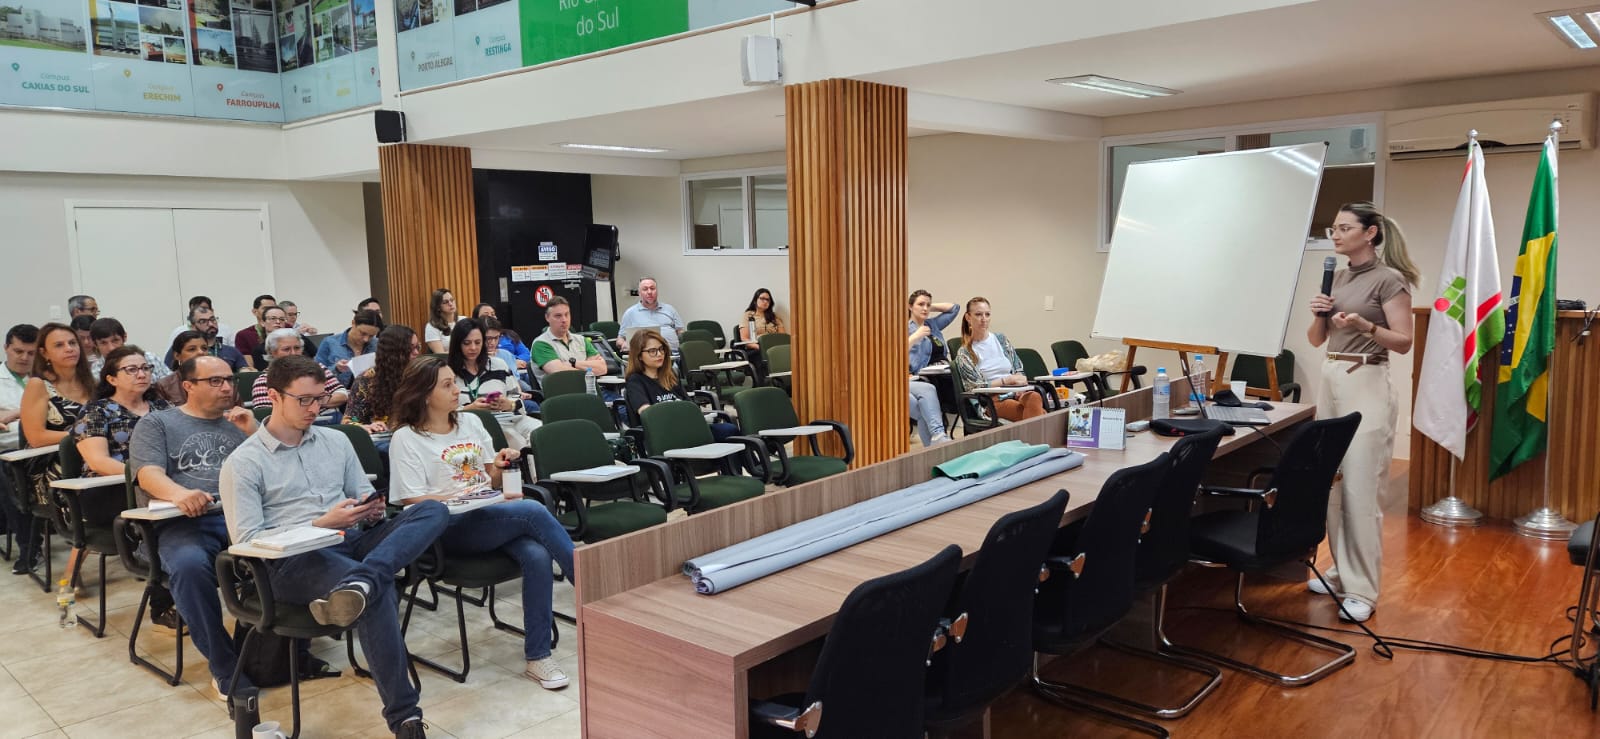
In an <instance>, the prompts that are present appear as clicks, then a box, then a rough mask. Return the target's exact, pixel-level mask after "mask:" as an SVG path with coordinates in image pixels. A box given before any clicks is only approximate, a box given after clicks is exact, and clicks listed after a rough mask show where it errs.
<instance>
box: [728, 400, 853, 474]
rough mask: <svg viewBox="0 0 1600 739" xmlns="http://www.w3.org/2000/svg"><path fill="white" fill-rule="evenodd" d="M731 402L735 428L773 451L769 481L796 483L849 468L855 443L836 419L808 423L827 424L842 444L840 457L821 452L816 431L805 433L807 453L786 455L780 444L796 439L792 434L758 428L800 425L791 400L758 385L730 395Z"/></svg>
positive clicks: (785, 427) (848, 432)
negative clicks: (774, 462) (772, 433)
mask: <svg viewBox="0 0 1600 739" xmlns="http://www.w3.org/2000/svg"><path fill="white" fill-rule="evenodd" d="M733 405H734V407H735V408H737V409H738V410H739V428H740V430H741V431H743V432H744V433H745V435H747V436H753V437H756V438H758V439H761V440H762V441H763V442H764V443H765V444H766V447H767V453H768V456H771V455H777V457H778V468H777V471H776V472H775V473H774V474H773V476H772V477H773V482H776V483H778V484H779V485H799V484H800V483H804V482H811V481H812V480H820V479H822V478H824V477H827V476H829V475H837V474H839V473H840V472H844V471H845V470H846V469H849V467H850V462H851V461H852V460H854V459H855V456H856V450H855V444H854V443H853V442H852V441H851V439H850V428H849V427H848V426H845V425H844V424H842V423H839V422H837V421H812V422H810V423H809V424H805V425H809V426H827V427H828V428H831V429H833V433H834V434H835V435H837V436H838V437H839V441H840V443H841V444H843V445H844V456H843V457H830V456H827V455H824V454H823V453H822V450H821V449H819V448H818V446H817V435H811V436H807V437H805V438H806V439H807V440H808V441H809V442H810V444H811V454H810V455H809V456H807V455H796V456H792V457H791V456H789V453H788V451H787V450H785V449H784V444H787V443H788V442H790V441H796V440H797V439H798V438H799V437H794V436H762V435H761V432H763V431H770V430H773V429H789V428H795V427H796V426H800V425H802V424H801V423H800V419H799V417H798V416H796V415H795V411H794V403H793V402H792V401H790V400H789V396H788V395H787V394H786V393H784V392H783V391H782V390H779V389H778V388H775V387H758V388H753V389H751V390H750V391H749V392H745V393H740V394H739V397H737V398H734V399H733Z"/></svg>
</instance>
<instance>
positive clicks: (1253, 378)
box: [1228, 349, 1300, 403]
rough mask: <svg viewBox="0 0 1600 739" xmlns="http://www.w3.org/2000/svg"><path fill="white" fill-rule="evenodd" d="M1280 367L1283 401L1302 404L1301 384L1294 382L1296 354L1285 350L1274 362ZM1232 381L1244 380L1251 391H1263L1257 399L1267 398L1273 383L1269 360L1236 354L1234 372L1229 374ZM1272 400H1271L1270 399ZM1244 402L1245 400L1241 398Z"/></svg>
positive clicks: (1280, 390)
mask: <svg viewBox="0 0 1600 739" xmlns="http://www.w3.org/2000/svg"><path fill="white" fill-rule="evenodd" d="M1274 361H1275V362H1276V364H1277V365H1278V391H1279V393H1280V394H1282V395H1283V399H1284V400H1287V401H1289V402H1291V403H1298V402H1300V383H1298V382H1295V381H1294V352H1292V351H1289V350H1288V349H1284V350H1283V353H1282V354H1279V355H1278V357H1277V359H1276V360H1274ZM1228 379H1230V380H1244V382H1245V385H1246V386H1247V387H1248V388H1249V389H1250V390H1257V391H1262V392H1258V393H1256V396H1257V397H1267V396H1268V395H1270V394H1271V387H1272V382H1271V379H1270V378H1268V377H1267V360H1266V358H1265V357H1257V356H1254V355H1250V354H1235V355H1234V356H1233V371H1232V372H1230V373H1229V374H1228ZM1268 399H1269V400H1270V398H1268ZM1240 400H1244V398H1240Z"/></svg>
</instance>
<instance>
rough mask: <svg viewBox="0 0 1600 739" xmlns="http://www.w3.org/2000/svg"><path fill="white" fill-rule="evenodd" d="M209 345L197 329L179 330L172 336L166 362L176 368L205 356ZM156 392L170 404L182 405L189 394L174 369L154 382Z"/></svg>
mask: <svg viewBox="0 0 1600 739" xmlns="http://www.w3.org/2000/svg"><path fill="white" fill-rule="evenodd" d="M209 346H210V339H209V338H207V337H206V335H205V334H203V333H200V332H199V331H181V332H179V333H178V335H177V336H174V337H173V338H172V348H170V349H168V350H167V362H168V363H169V366H170V367H171V368H172V369H173V370H176V369H177V368H178V365H180V364H183V363H184V362H187V361H189V360H191V359H194V358H195V357H203V356H206V350H207V349H208V348H209ZM230 369H231V367H230ZM156 392H158V393H161V397H163V398H165V399H166V401H167V402H168V403H171V404H172V405H183V404H184V403H186V402H188V400H189V394H188V393H187V392H184V390H183V375H181V374H180V373H178V372H176V371H174V372H171V373H168V374H167V376H166V377H163V378H161V380H160V381H159V382H157V383H156Z"/></svg>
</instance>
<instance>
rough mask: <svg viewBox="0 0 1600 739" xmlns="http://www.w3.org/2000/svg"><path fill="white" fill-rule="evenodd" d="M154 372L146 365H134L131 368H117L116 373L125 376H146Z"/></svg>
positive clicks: (152, 368)
mask: <svg viewBox="0 0 1600 739" xmlns="http://www.w3.org/2000/svg"><path fill="white" fill-rule="evenodd" d="M154 370H155V367H152V366H150V365H148V364H136V365H133V366H132V367H118V368H117V371H118V372H121V373H122V374H125V375H148V374H150V373H151V372H153V371H154Z"/></svg>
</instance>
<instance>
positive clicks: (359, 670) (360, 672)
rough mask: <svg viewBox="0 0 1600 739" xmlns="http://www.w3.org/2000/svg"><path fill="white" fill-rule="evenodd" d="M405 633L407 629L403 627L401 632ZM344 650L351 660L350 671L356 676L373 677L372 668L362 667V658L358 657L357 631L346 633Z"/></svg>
mask: <svg viewBox="0 0 1600 739" xmlns="http://www.w3.org/2000/svg"><path fill="white" fill-rule="evenodd" d="M404 633H405V630H404V629H403V628H402V629H401V634H402V635H404ZM344 652H345V656H346V657H347V658H348V659H349V660H350V671H351V672H353V673H355V675H356V677H368V678H370V677H372V672H371V671H370V670H368V669H367V668H365V667H362V666H361V660H359V659H356V632H355V631H351V632H350V633H349V634H346V635H345V639H344Z"/></svg>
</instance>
